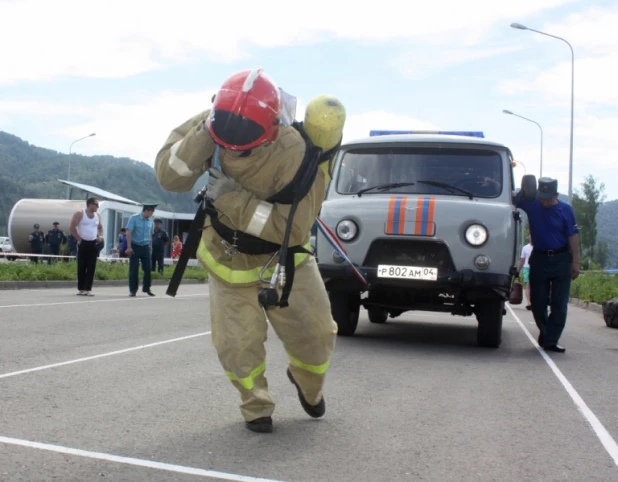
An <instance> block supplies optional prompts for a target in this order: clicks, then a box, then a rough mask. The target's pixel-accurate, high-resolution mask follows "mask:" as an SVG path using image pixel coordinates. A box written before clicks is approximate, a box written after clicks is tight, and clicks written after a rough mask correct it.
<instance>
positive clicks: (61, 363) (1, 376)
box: [0, 331, 210, 378]
mask: <svg viewBox="0 0 618 482" xmlns="http://www.w3.org/2000/svg"><path fill="white" fill-rule="evenodd" d="M209 334H210V331H205V332H203V333H197V334H195V335H188V336H182V337H180V338H173V339H171V340H163V341H158V342H156V343H150V344H148V345H140V346H134V347H133V348H125V349H124V350H117V351H110V352H108V353H101V354H100V355H93V356H87V357H85V358H78V359H77V360H69V361H65V362H60V363H53V364H51V365H43V366H41V367H36V368H28V369H27V370H19V371H17V372H10V373H5V374H4V375H0V378H8V377H14V376H15V375H23V374H24V373H31V372H38V371H40V370H47V369H48V368H55V367H61V366H63V365H72V364H73V363H80V362H84V361H89V360H96V359H97V358H103V357H106V356H112V355H120V354H121V353H128V352H130V351H135V350H143V349H144V348H152V347H153V346H159V345H165V344H166V343H174V342H175V341H183V340H189V339H191V338H197V337H198V336H205V335H209Z"/></svg>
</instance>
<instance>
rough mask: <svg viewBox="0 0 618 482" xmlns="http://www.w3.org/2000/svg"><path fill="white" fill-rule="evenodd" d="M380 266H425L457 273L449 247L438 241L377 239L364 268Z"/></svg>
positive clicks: (368, 254) (370, 249) (372, 245)
mask: <svg viewBox="0 0 618 482" xmlns="http://www.w3.org/2000/svg"><path fill="white" fill-rule="evenodd" d="M378 264H393V265H404V266H424V267H427V268H439V269H440V270H441V271H455V265H454V264H453V259H452V258H451V254H450V252H449V250H448V247H447V246H446V245H445V244H444V243H441V242H436V241H411V240H407V239H377V240H375V241H374V242H373V243H372V244H371V247H370V248H369V252H368V253H367V256H366V258H365V262H364V263H363V266H367V267H374V268H375V267H377V266H378Z"/></svg>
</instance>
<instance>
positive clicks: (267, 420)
mask: <svg viewBox="0 0 618 482" xmlns="http://www.w3.org/2000/svg"><path fill="white" fill-rule="evenodd" d="M245 427H247V428H248V429H249V430H251V431H252V432H256V433H271V432H272V431H273V419H272V418H271V417H260V418H256V419H255V420H251V421H250V422H245Z"/></svg>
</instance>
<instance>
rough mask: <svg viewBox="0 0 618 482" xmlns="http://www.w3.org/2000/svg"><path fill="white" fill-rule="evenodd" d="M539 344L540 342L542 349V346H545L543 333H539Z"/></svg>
mask: <svg viewBox="0 0 618 482" xmlns="http://www.w3.org/2000/svg"><path fill="white" fill-rule="evenodd" d="M538 342H539V346H541V347H542V346H543V342H544V340H543V335H542V334H541V333H539V339H538Z"/></svg>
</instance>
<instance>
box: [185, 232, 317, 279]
mask: <svg viewBox="0 0 618 482" xmlns="http://www.w3.org/2000/svg"><path fill="white" fill-rule="evenodd" d="M303 247H304V248H305V249H307V250H308V251H311V242H310V241H309V242H308V243H307V244H305V245H304V246H303ZM308 256H309V255H308V254H306V253H299V254H296V255H295V256H294V260H295V264H294V265H295V266H298V265H299V264H300V263H302V262H303V261H305V259H307V257H308ZM197 259H198V261H199V262H200V264H201V265H202V266H203V267H204V268H206V269H207V270H208V271H211V272H212V273H214V274H215V275H216V276H219V278H221V279H222V280H225V281H227V282H228V283H233V284H243V283H254V282H256V281H259V279H260V272H261V271H262V268H263V267H262V266H258V267H257V268H253V269H248V270H238V269H234V270H233V269H230V268H228V267H227V266H224V265H222V264H220V263H217V261H216V260H215V258H214V257H213V256H212V254H210V252H209V251H208V250H207V249H206V246H205V245H204V240H202V239H200V243H199V245H198V248H197ZM274 270H275V267H274V263H273V265H271V266H269V267H268V269H267V270H266V271H265V272H264V278H265V279H269V278H270V277H271V276H272V274H273V272H274Z"/></svg>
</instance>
